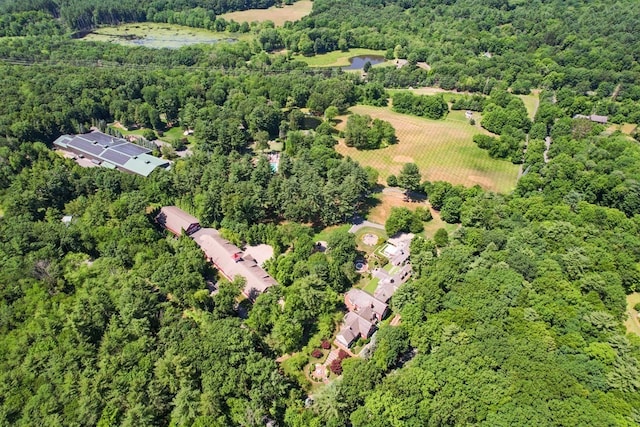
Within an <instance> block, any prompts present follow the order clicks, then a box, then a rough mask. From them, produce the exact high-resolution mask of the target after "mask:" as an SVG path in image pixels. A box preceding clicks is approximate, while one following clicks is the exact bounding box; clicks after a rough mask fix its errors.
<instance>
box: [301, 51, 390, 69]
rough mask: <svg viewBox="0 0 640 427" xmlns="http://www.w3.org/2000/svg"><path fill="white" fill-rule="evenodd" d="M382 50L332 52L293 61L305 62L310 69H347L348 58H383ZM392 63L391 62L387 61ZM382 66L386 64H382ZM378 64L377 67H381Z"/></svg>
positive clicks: (383, 52) (302, 57)
mask: <svg viewBox="0 0 640 427" xmlns="http://www.w3.org/2000/svg"><path fill="white" fill-rule="evenodd" d="M384 54H385V51H384V50H373V49H350V50H348V51H347V52H342V51H339V50H337V51H334V52H329V53H325V54H322V55H316V56H301V55H300V56H296V57H295V59H297V60H299V61H304V62H306V63H307V64H308V65H309V66H310V67H347V66H348V65H349V58H353V57H354V56H361V55H379V56H384ZM387 62H392V61H387ZM383 64H386V62H385V63H383ZM383 64H378V65H383Z"/></svg>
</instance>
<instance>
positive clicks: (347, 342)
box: [336, 312, 376, 348]
mask: <svg viewBox="0 0 640 427" xmlns="http://www.w3.org/2000/svg"><path fill="white" fill-rule="evenodd" d="M375 330H376V326H375V324H374V323H372V322H370V321H368V320H366V319H365V318H363V317H361V316H358V315H357V314H356V313H354V312H349V313H347V315H346V316H344V320H343V326H342V328H341V329H340V332H338V335H337V336H336V340H337V341H338V342H339V343H340V344H342V345H343V346H345V347H347V348H349V347H350V346H351V345H352V344H353V343H354V342H355V341H356V340H357V339H358V338H360V337H363V338H365V339H366V338H369V337H370V336H371V334H373V332H375Z"/></svg>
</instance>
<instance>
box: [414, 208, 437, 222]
mask: <svg viewBox="0 0 640 427" xmlns="http://www.w3.org/2000/svg"><path fill="white" fill-rule="evenodd" d="M415 214H416V215H417V216H418V218H420V220H421V221H425V222H426V221H431V220H432V219H433V216H432V215H431V211H430V210H429V209H428V208H422V207H420V208H417V209H416V211H415Z"/></svg>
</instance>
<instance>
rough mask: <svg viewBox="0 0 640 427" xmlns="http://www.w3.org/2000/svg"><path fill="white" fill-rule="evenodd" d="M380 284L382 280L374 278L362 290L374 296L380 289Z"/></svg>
mask: <svg viewBox="0 0 640 427" xmlns="http://www.w3.org/2000/svg"><path fill="white" fill-rule="evenodd" d="M378 283H380V279H379V278H378V277H374V278H372V279H371V280H369V283H367V285H366V286H365V287H364V288H362V290H363V291H365V292H367V293H368V294H369V295H373V293H374V292H375V291H376V288H377V287H378Z"/></svg>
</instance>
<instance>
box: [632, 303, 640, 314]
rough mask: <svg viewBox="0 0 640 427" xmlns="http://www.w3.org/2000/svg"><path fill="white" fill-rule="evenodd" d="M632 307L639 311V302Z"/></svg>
mask: <svg viewBox="0 0 640 427" xmlns="http://www.w3.org/2000/svg"><path fill="white" fill-rule="evenodd" d="M633 309H634V310H635V311H637V312H639V313H640V302H639V303H637V304H636V305H634V306H633Z"/></svg>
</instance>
